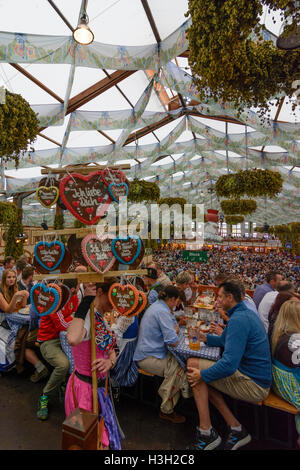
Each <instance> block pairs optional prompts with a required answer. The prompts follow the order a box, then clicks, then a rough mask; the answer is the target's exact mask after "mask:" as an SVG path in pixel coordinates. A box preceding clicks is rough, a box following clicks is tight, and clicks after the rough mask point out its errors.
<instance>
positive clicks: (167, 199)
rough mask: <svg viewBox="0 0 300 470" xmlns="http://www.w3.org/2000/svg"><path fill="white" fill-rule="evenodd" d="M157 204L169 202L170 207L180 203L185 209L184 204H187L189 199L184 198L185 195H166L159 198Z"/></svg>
mask: <svg viewBox="0 0 300 470" xmlns="http://www.w3.org/2000/svg"><path fill="white" fill-rule="evenodd" d="M157 204H159V205H161V204H167V205H168V206H170V207H171V206H173V204H179V205H180V206H181V207H182V209H183V208H184V205H185V204H187V200H186V199H184V197H164V198H161V199H158V201H157Z"/></svg>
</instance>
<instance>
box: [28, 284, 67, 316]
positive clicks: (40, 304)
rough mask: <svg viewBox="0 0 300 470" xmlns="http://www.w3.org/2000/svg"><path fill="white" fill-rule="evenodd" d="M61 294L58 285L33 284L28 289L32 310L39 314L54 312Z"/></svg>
mask: <svg viewBox="0 0 300 470" xmlns="http://www.w3.org/2000/svg"><path fill="white" fill-rule="evenodd" d="M60 299H61V295H60V292H59V288H58V286H56V285H55V287H49V286H46V285H45V284H42V283H37V284H35V285H34V286H33V287H32V289H31V291H30V301H31V304H32V307H33V309H34V311H35V312H36V313H37V314H38V315H39V316H40V317H43V316H44V315H49V314H50V313H54V312H56V310H57V309H58V307H59V304H60Z"/></svg>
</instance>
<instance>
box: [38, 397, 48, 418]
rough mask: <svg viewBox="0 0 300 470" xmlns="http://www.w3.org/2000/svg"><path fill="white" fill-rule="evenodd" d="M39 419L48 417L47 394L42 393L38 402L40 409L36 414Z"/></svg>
mask: <svg viewBox="0 0 300 470" xmlns="http://www.w3.org/2000/svg"><path fill="white" fill-rule="evenodd" d="M36 416H37V418H38V419H41V420H42V421H44V420H45V419H47V418H48V397H47V395H41V396H40V398H39V403H38V411H37V414H36Z"/></svg>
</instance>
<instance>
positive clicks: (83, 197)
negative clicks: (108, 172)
mask: <svg viewBox="0 0 300 470" xmlns="http://www.w3.org/2000/svg"><path fill="white" fill-rule="evenodd" d="M101 176H102V172H101V171H100V170H98V171H95V172H93V173H91V174H90V175H88V176H84V175H80V174H77V173H73V174H71V175H67V176H65V177H64V178H63V179H62V180H61V182H60V185H59V193H60V197H61V199H62V202H63V203H64V205H65V206H66V208H67V209H68V211H70V212H71V214H73V215H74V217H76V218H77V219H78V220H80V221H81V222H83V223H84V224H87V225H93V224H95V223H97V222H98V220H99V219H100V218H101V217H102V216H103V214H104V213H105V211H106V210H107V209H108V207H109V204H110V203H111V197H110V195H109V193H108V190H107V187H106V185H105V184H104V183H103V181H102V178H101Z"/></svg>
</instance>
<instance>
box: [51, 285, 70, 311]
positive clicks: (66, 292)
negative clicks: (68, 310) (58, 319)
mask: <svg viewBox="0 0 300 470" xmlns="http://www.w3.org/2000/svg"><path fill="white" fill-rule="evenodd" d="M48 285H49V284H48ZM59 287H60V290H61V300H60V304H59V307H58V310H61V309H62V308H64V306H65V305H66V304H67V303H68V302H69V300H70V297H71V290H70V289H69V287H68V286H66V285H65V284H60V285H59Z"/></svg>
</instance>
